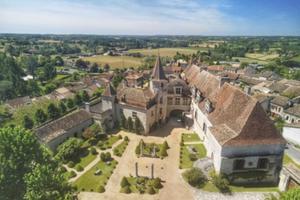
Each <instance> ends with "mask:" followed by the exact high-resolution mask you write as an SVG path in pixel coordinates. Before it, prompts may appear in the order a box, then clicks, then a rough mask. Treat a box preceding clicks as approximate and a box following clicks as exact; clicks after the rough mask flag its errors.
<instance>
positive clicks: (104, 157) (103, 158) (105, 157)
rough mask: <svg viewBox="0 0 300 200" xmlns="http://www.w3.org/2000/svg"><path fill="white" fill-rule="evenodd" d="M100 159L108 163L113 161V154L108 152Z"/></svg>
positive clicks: (102, 154)
mask: <svg viewBox="0 0 300 200" xmlns="http://www.w3.org/2000/svg"><path fill="white" fill-rule="evenodd" d="M100 158H101V160H102V161H103V162H106V161H110V160H111V154H110V153H109V152H106V153H103V152H102V153H101V154H100Z"/></svg>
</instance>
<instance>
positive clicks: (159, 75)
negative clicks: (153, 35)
mask: <svg viewBox="0 0 300 200" xmlns="http://www.w3.org/2000/svg"><path fill="white" fill-rule="evenodd" d="M151 78H152V79H154V80H162V79H167V78H166V76H165V72H164V69H163V67H162V65H161V61H160V56H159V55H158V56H157V59H156V62H155V65H154V68H153V71H152V75H151Z"/></svg>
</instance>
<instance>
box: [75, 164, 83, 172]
mask: <svg viewBox="0 0 300 200" xmlns="http://www.w3.org/2000/svg"><path fill="white" fill-rule="evenodd" d="M75 169H76V171H78V172H82V171H83V167H82V166H81V165H76V167H75Z"/></svg>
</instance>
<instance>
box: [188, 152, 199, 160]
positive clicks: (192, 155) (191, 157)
mask: <svg viewBox="0 0 300 200" xmlns="http://www.w3.org/2000/svg"><path fill="white" fill-rule="evenodd" d="M189 159H190V160H191V161H196V160H197V159H198V158H197V156H196V154H193V153H191V154H189Z"/></svg>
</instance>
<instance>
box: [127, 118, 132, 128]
mask: <svg viewBox="0 0 300 200" xmlns="http://www.w3.org/2000/svg"><path fill="white" fill-rule="evenodd" d="M127 123H128V130H129V131H132V130H133V122H132V118H131V117H128V119H127Z"/></svg>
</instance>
